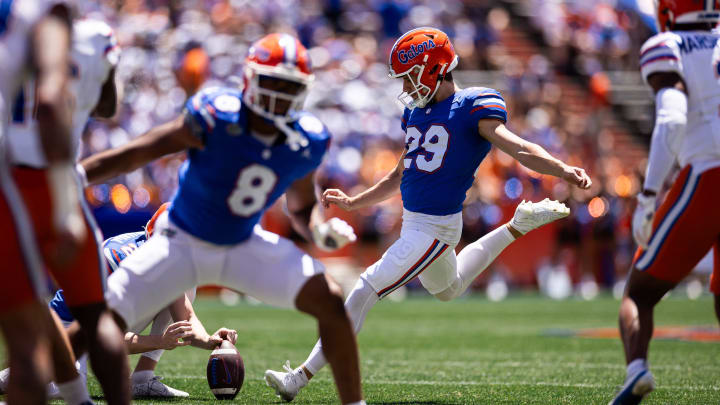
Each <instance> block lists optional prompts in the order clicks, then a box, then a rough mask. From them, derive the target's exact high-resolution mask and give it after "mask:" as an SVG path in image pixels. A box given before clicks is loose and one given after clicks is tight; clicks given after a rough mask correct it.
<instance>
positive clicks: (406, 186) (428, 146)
mask: <svg viewBox="0 0 720 405" xmlns="http://www.w3.org/2000/svg"><path fill="white" fill-rule="evenodd" d="M482 119H497V120H500V121H502V122H503V123H504V122H507V109H506V107H505V101H504V100H503V98H502V96H501V95H500V93H499V92H498V91H496V90H493V89H489V88H484V87H471V88H468V89H463V90H458V91H456V92H455V94H453V95H452V96H450V97H448V98H447V99H445V100H443V101H441V102H439V103H433V104H431V105H428V106H426V107H425V108H415V109H413V110H409V109H405V112H404V114H403V120H402V128H403V130H404V131H405V149H406V150H407V152H406V154H405V159H404V165H405V170H404V171H403V176H402V183H401V185H400V190H401V192H402V199H403V205H404V207H405V209H407V210H409V211H413V212H419V213H422V214H429V215H449V214H454V213H457V212H460V211H462V203H463V201H465V193H466V192H467V190H468V189H469V188H470V186H471V185H472V183H473V179H474V177H475V172H476V171H477V168H478V166H479V165H480V162H482V160H483V159H484V158H485V156H486V155H487V154H488V152H489V151H490V142H488V141H487V140H486V139H485V138H483V137H482V136H481V135H480V134H479V132H478V121H479V120H482Z"/></svg>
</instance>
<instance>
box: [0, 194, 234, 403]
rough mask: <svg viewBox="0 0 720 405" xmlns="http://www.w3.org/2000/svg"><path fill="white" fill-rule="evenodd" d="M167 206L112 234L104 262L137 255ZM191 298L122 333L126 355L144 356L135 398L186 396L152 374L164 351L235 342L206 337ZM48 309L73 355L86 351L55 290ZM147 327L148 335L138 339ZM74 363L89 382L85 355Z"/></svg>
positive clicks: (222, 333) (221, 333) (114, 263)
mask: <svg viewBox="0 0 720 405" xmlns="http://www.w3.org/2000/svg"><path fill="white" fill-rule="evenodd" d="M168 206H169V204H168V203H165V204H163V205H162V206H161V207H160V208H159V209H158V210H157V212H155V214H154V215H153V217H152V218H151V219H150V221H148V223H147V226H146V227H145V231H141V232H132V233H126V234H122V235H118V236H114V237H112V238H110V239H108V240H106V241H105V242H104V243H103V254H104V256H105V260H107V262H108V263H109V264H110V267H112V269H113V270H115V269H117V268H118V266H119V265H120V263H121V262H122V261H123V260H125V259H126V258H127V257H128V256H129V255H131V254H132V253H133V252H135V251H137V249H138V248H139V247H140V246H142V245H143V244H145V242H147V240H148V239H149V238H150V237H152V235H153V233H154V231H155V222H156V221H157V219H158V218H159V217H160V215H161V214H162V213H164V212H165V211H166V209H167V207H168ZM166 281H167V280H166ZM194 300H195V288H191V289H189V290H187V291H186V292H185V293H183V294H181V296H180V297H179V298H177V299H176V300H175V301H173V302H172V303H171V304H170V305H169V306H168V307H167V308H164V309H163V310H161V311H160V312H158V313H157V314H155V315H154V316H152V317H150V318H148V319H145V320H143V321H142V322H140V323H139V324H138V326H137V327H135V328H133V329H132V330H131V331H129V332H128V333H126V334H125V345H126V346H127V350H128V353H129V354H136V353H142V355H141V356H140V359H139V360H138V362H137V364H136V366H135V370H134V371H133V373H132V375H131V376H130V381H131V384H132V394H133V397H135V398H143V397H154V398H173V397H187V396H189V394H188V393H187V392H184V391H180V390H177V389H175V388H172V387H169V386H167V385H165V384H164V383H163V382H162V381H160V380H161V379H162V377H159V376H156V375H155V373H154V371H155V368H156V367H157V364H158V362H159V361H160V356H162V354H163V351H165V350H173V349H174V348H176V347H179V346H188V345H192V346H195V347H199V348H201V349H206V350H213V349H215V348H216V347H217V346H218V345H219V344H220V343H221V342H222V341H223V339H225V340H229V341H230V342H232V343H233V344H235V342H236V341H237V332H236V331H235V330H232V329H227V328H220V329H218V330H217V331H216V332H215V333H213V334H212V335H210V334H208V333H207V332H206V330H205V327H204V326H203V324H202V322H200V319H198V317H197V315H196V314H195V310H194V309H193V306H192V302H193V301H194ZM50 307H51V308H52V309H53V310H54V312H56V313H57V314H58V315H59V317H60V318H61V319H62V321H63V323H64V324H65V326H66V327H68V329H69V331H70V336H71V339H72V341H73V343H75V347H74V349H75V353H76V354H77V355H78V356H79V357H80V355H83V354H84V353H85V351H86V350H87V349H86V348H85V347H84V344H83V342H82V339H78V337H79V336H78V324H77V321H75V320H74V318H73V316H72V313H71V311H70V309H69V308H68V306H67V303H66V300H65V296H64V293H63V291H62V290H58V292H57V293H56V294H55V297H54V298H53V299H52V301H50ZM151 323H152V327H151V329H150V334H149V335H140V333H141V332H142V331H143V330H145V328H146V327H148V326H149V325H150V324H151ZM78 361H79V364H78V370H79V371H80V372H81V374H82V375H83V377H84V379H85V380H87V365H86V361H87V359H86V356H84V355H83V356H82V357H81V358H80V360H78ZM0 377H1V376H0ZM0 383H2V381H0ZM53 391H56V390H52V389H51V392H53Z"/></svg>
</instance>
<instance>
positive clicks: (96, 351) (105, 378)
mask: <svg viewBox="0 0 720 405" xmlns="http://www.w3.org/2000/svg"><path fill="white" fill-rule="evenodd" d="M70 311H71V312H72V314H73V315H74V316H75V318H76V319H77V320H78V323H79V324H80V330H81V334H82V335H83V336H82V338H83V339H82V340H83V343H84V344H85V345H87V353H88V357H89V358H90V365H91V366H92V369H93V372H95V376H96V377H97V379H98V381H99V382H100V385H101V386H102V389H103V392H104V393H105V400H106V401H107V403H108V404H109V405H127V404H129V403H130V376H129V371H128V361H127V357H128V355H127V350H126V348H125V342H124V339H123V328H121V326H119V325H118V322H122V321H119V318H117V317H114V316H113V314H112V312H111V311H110V310H109V309H108V308H107V306H106V305H105V303H104V302H103V303H98V304H90V305H83V306H79V307H72V308H70ZM123 326H124V325H123ZM75 345H76V342H73V346H75Z"/></svg>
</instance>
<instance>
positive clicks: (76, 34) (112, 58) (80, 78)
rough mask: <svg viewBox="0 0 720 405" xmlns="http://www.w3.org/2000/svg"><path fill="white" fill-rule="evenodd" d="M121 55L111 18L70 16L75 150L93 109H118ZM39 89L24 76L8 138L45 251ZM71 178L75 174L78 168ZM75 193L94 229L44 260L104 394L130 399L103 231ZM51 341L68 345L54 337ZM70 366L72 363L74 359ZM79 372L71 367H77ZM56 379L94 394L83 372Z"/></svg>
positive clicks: (76, 397) (79, 394) (82, 394)
mask: <svg viewBox="0 0 720 405" xmlns="http://www.w3.org/2000/svg"><path fill="white" fill-rule="evenodd" d="M118 57H119V49H118V47H117V43H116V40H115V37H114V35H113V32H112V30H111V29H110V27H109V26H108V25H107V24H105V23H104V22H102V21H95V20H79V21H77V22H76V23H75V24H73V32H72V49H71V60H70V63H68V65H67V66H71V69H70V70H71V76H72V80H71V81H70V82H69V86H68V87H69V90H70V97H69V98H70V102H71V103H70V104H72V105H73V106H74V108H73V116H72V120H71V124H72V145H71V148H70V153H71V156H72V157H73V158H74V157H75V155H76V152H75V151H76V149H77V147H78V144H79V143H80V136H81V135H82V131H83V128H84V127H85V124H86V123H87V119H88V117H89V116H90V115H91V114H92V115H95V116H101V117H110V116H112V115H114V113H115V105H116V104H117V100H116V98H117V97H116V92H115V83H114V75H113V71H114V68H115V65H116V64H117V61H118ZM37 94H38V82H37V81H36V80H27V81H25V82H24V83H23V85H22V87H21V89H20V90H19V91H18V93H17V96H16V97H15V98H14V100H13V103H12V105H11V106H10V125H9V127H8V131H7V138H8V146H9V147H8V149H9V156H10V160H11V163H12V164H13V169H12V171H13V173H12V174H13V177H14V179H15V182H16V183H17V184H18V188H19V191H20V194H21V196H22V198H23V200H24V203H25V205H26V206H27V207H28V211H29V213H30V217H31V220H32V226H33V229H34V232H35V235H36V237H37V239H38V242H39V244H40V247H41V249H42V250H43V251H47V250H49V249H50V248H51V246H52V244H53V243H55V242H54V240H53V236H52V229H53V224H52V222H51V218H49V217H48V216H47V215H46V214H45V213H46V212H47V211H48V210H51V209H53V205H52V204H51V199H50V198H49V193H50V191H51V178H52V173H51V171H50V170H48V160H49V155H48V153H47V152H46V151H45V150H43V148H41V147H40V142H39V140H38V139H37V136H36V135H35V134H36V132H37V128H38V127H39V126H40V124H41V123H40V122H39V120H37V119H36V118H37V114H38V109H37ZM70 167H71V168H73V169H74V167H75V166H74V164H73V165H71V166H70ZM73 181H76V182H77V175H76V176H75V178H73ZM75 200H76V201H77V200H79V201H80V203H81V204H82V206H83V211H84V218H83V217H82V216H81V217H80V222H79V225H80V227H81V228H82V230H83V231H84V232H85V233H86V234H88V235H89V237H87V238H86V239H85V242H84V243H83V244H82V245H81V246H80V247H79V249H78V253H77V255H76V256H75V257H74V258H73V259H72V260H67V261H66V262H65V263H62V264H56V263H54V262H53V261H51V260H47V267H48V269H49V271H50V272H51V273H52V275H53V278H54V279H55V280H56V281H57V283H58V284H59V286H60V287H61V288H62V289H63V290H64V291H65V296H66V299H67V302H68V305H69V306H70V308H71V310H72V312H73V315H74V316H75V317H76V318H77V320H78V322H79V323H80V325H81V326H82V328H81V330H82V333H83V335H84V338H85V340H86V342H87V345H88V348H89V351H88V352H89V355H90V360H91V364H92V365H93V366H94V367H93V369H94V371H95V375H96V376H97V377H98V380H99V381H100V384H101V385H102V387H103V390H104V392H105V396H106V398H107V400H108V401H109V403H115V404H126V403H128V402H129V400H130V398H129V396H130V389H129V383H128V382H127V381H128V369H127V356H126V352H125V346H124V344H123V333H122V331H121V330H120V328H119V327H118V326H117V325H116V324H115V321H114V320H113V318H112V315H111V314H110V312H109V311H108V309H107V306H106V305H105V301H104V296H103V295H104V285H105V278H106V277H107V267H106V266H107V265H106V263H105V262H104V260H103V256H102V252H101V251H100V249H99V241H101V240H102V236H101V235H100V232H99V230H98V229H97V226H96V225H95V224H94V219H93V217H92V214H91V213H90V211H89V209H88V208H87V207H86V206H85V201H84V199H83V198H82V197H81V196H80V195H79V194H78V195H76V196H75ZM53 347H54V348H57V350H63V349H64V348H60V347H57V345H53ZM56 368H60V367H56ZM71 369H72V370H74V367H71ZM14 370H15V369H13V373H14ZM68 373H70V370H68ZM76 374H77V373H75V372H74V371H73V375H76ZM68 377H69V376H68ZM56 380H57V381H58V382H61V384H59V385H58V386H59V388H60V390H61V393H62V395H63V397H64V398H65V399H66V400H68V401H69V402H70V403H71V404H75V403H81V402H87V401H88V400H89V397H88V395H87V388H86V386H85V384H84V382H83V381H82V379H79V378H77V377H74V378H73V380H72V382H70V381H65V380H64V379H62V378H61V376H60V373H58V375H57V376H56Z"/></svg>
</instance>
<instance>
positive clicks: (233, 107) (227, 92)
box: [185, 87, 242, 133]
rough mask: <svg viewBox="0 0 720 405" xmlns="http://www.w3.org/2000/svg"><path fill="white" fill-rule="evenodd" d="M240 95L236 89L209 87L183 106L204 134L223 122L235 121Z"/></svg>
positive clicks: (238, 110) (239, 105) (238, 109)
mask: <svg viewBox="0 0 720 405" xmlns="http://www.w3.org/2000/svg"><path fill="white" fill-rule="evenodd" d="M241 107H242V93H241V92H240V91H239V90H237V89H231V88H224V87H209V88H206V89H203V90H200V91H199V92H198V93H196V94H195V95H194V96H192V97H191V98H190V99H189V100H188V101H187V103H186V104H185V109H186V111H187V112H188V114H189V115H190V116H191V117H192V118H193V119H194V122H195V123H196V124H197V125H199V126H200V127H201V128H202V130H204V131H205V132H206V133H209V132H212V131H213V130H214V129H215V128H216V127H217V126H218V125H219V124H222V123H223V122H235V121H237V118H238V115H239V113H240V108H241Z"/></svg>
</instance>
